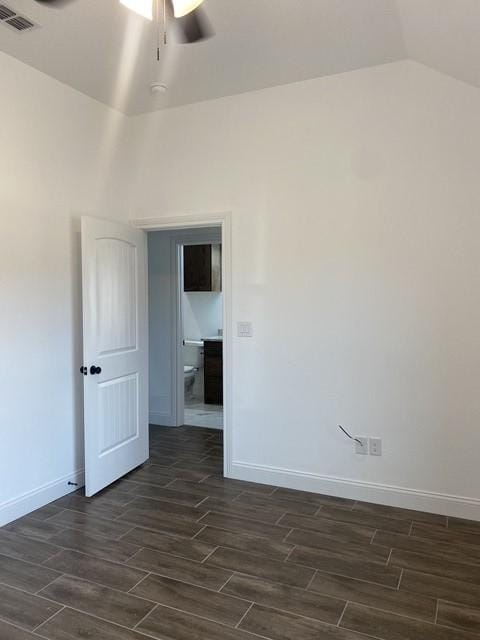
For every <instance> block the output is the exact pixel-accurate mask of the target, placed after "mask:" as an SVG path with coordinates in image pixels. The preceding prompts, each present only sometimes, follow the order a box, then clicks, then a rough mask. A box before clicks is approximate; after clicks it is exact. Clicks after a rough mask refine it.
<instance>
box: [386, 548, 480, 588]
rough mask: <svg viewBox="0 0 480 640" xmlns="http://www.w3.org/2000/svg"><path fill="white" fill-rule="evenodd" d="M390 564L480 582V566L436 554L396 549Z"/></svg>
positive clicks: (463, 580)
mask: <svg viewBox="0 0 480 640" xmlns="http://www.w3.org/2000/svg"><path fill="white" fill-rule="evenodd" d="M389 564H390V565H391V566H392V567H400V568H402V569H410V570H411V571H417V572H420V573H433V574H434V575H437V576H443V577H445V578H452V579H453V580H460V581H462V582H472V583H473V584H477V585H478V584H480V566H478V565H472V564H467V563H466V562H464V563H462V562H453V561H452V560H445V559H444V558H439V557H436V556H426V555H424V554H421V553H413V552H411V551H403V550H401V549H394V550H393V552H392V555H391V557H390V563H389Z"/></svg>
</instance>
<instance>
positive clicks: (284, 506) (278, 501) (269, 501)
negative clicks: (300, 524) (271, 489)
mask: <svg viewBox="0 0 480 640" xmlns="http://www.w3.org/2000/svg"><path fill="white" fill-rule="evenodd" d="M235 503H238V504H242V505H245V506H247V507H251V508H257V509H258V510H259V511H260V510H271V509H275V511H281V512H283V513H286V512H288V513H298V514H300V515H306V516H313V515H315V514H316V512H317V511H318V506H317V505H316V504H310V503H308V502H302V501H301V500H294V499H293V498H291V499H288V498H282V497H278V496H277V495H276V494H274V495H273V496H270V497H265V496H256V495H253V494H252V493H243V494H241V495H240V496H238V498H237V499H236V500H235Z"/></svg>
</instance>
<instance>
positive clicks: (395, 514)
mask: <svg viewBox="0 0 480 640" xmlns="http://www.w3.org/2000/svg"><path fill="white" fill-rule="evenodd" d="M353 510H354V511H361V512H363V513H370V514H373V515H379V516H385V517H386V518H395V519H400V520H408V521H410V522H411V521H412V520H415V521H416V522H426V523H429V524H435V525H438V526H441V527H446V526H447V517H446V516H440V515H438V514H436V513H427V512H425V511H414V510H413V509H402V508H400V507H390V506H388V505H385V504H374V503H372V502H356V503H355V506H354V507H353Z"/></svg>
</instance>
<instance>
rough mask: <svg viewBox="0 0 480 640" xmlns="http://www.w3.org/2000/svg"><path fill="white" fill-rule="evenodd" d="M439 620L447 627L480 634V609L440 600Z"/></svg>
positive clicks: (439, 622)
mask: <svg viewBox="0 0 480 640" xmlns="http://www.w3.org/2000/svg"><path fill="white" fill-rule="evenodd" d="M437 622H438V624H442V625H444V626H446V627H456V628H458V629H464V630H465V631H470V632H471V633H477V634H480V609H473V608H472V607H464V606H461V605H458V604H454V603H452V602H442V601H440V602H439V603H438V617H437Z"/></svg>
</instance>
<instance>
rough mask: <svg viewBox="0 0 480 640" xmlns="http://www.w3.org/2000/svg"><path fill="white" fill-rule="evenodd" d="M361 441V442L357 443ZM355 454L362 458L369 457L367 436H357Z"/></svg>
mask: <svg viewBox="0 0 480 640" xmlns="http://www.w3.org/2000/svg"><path fill="white" fill-rule="evenodd" d="M357 440H360V442H361V443H362V444H360V442H357ZM355 453H358V454H359V455H361V456H368V438H366V437H365V436H355Z"/></svg>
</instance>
